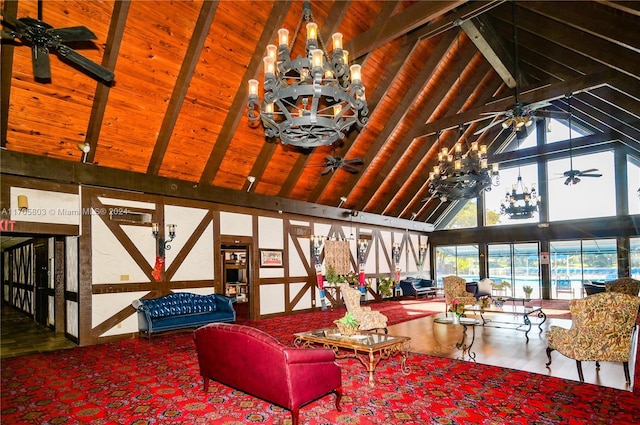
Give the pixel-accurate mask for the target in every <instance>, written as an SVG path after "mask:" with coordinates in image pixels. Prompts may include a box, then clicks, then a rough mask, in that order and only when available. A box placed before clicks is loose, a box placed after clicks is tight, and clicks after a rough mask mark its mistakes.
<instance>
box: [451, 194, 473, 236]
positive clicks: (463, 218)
mask: <svg viewBox="0 0 640 425" xmlns="http://www.w3.org/2000/svg"><path fill="white" fill-rule="evenodd" d="M460 203H463V204H462V205H463V207H462V208H461V209H460V210H459V211H458V212H457V213H455V215H454V216H453V218H451V219H450V220H449V221H448V222H447V223H443V224H444V228H445V229H466V228H472V227H478V200H477V199H476V198H473V199H463V200H460V201H457V203H456V204H455V206H458V205H459V204H460Z"/></svg>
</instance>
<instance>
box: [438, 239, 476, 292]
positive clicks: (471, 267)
mask: <svg viewBox="0 0 640 425" xmlns="http://www.w3.org/2000/svg"><path fill="white" fill-rule="evenodd" d="M478 256H479V255H478V247H477V246H476V245H458V246H440V247H437V248H436V276H435V277H436V281H437V282H438V286H442V278H443V277H445V276H452V275H455V276H459V277H462V278H464V279H466V280H467V282H472V281H478V280H479V279H480V267H479V262H478Z"/></svg>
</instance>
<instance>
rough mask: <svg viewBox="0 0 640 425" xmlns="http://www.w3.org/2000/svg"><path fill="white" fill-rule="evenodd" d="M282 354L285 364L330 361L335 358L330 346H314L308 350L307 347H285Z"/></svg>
mask: <svg viewBox="0 0 640 425" xmlns="http://www.w3.org/2000/svg"><path fill="white" fill-rule="evenodd" d="M284 354H285V358H286V359H287V364H295V363H319V362H332V361H334V360H335V358H336V355H335V353H334V352H333V350H332V349H330V348H314V349H312V350H310V349H308V348H295V347H287V348H285V349H284Z"/></svg>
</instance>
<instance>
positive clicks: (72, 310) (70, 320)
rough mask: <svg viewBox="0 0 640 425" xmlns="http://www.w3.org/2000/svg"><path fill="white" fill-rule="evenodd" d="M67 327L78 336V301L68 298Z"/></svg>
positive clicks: (73, 334)
mask: <svg viewBox="0 0 640 425" xmlns="http://www.w3.org/2000/svg"><path fill="white" fill-rule="evenodd" d="M66 305H67V327H66V329H65V331H66V332H67V333H68V334H69V335H72V336H74V337H76V338H78V336H79V335H80V334H79V333H78V303H77V302H75V301H69V300H67V304H66Z"/></svg>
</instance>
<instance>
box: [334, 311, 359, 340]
mask: <svg viewBox="0 0 640 425" xmlns="http://www.w3.org/2000/svg"><path fill="white" fill-rule="evenodd" d="M333 323H335V324H336V326H337V327H338V331H340V333H341V334H342V335H345V336H351V335H355V333H356V332H357V331H358V326H360V324H359V323H358V321H357V320H356V318H355V317H353V315H352V314H351V313H350V312H348V311H347V312H346V313H345V315H344V316H342V317H341V318H340V319H338V320H334V322H333Z"/></svg>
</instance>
